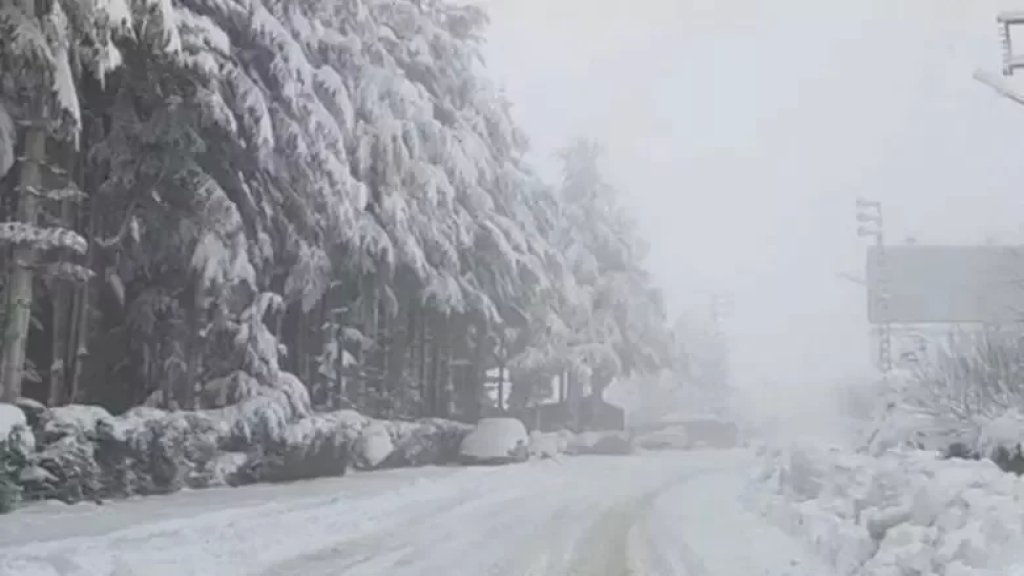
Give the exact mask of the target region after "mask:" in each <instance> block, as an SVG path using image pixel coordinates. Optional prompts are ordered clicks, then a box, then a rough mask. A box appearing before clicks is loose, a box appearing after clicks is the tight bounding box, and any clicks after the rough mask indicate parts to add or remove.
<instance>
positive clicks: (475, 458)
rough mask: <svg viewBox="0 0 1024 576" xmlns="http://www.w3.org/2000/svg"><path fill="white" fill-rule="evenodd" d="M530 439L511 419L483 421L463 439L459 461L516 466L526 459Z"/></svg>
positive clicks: (520, 423)
mask: <svg viewBox="0 0 1024 576" xmlns="http://www.w3.org/2000/svg"><path fill="white" fill-rule="evenodd" d="M529 445H530V438H529V436H528V435H527V434H526V427H525V426H523V423H522V422H520V421H519V420H517V419H515V418H484V419H482V420H480V422H478V423H477V425H476V428H474V429H473V431H472V432H470V433H469V434H467V435H466V437H465V438H463V440H462V443H461V444H460V445H459V458H460V459H461V460H462V461H463V462H466V463H477V462H480V463H484V462H494V463H504V462H517V461H523V460H526V459H527V458H529V452H528V450H529Z"/></svg>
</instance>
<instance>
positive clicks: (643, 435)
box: [633, 416, 739, 450]
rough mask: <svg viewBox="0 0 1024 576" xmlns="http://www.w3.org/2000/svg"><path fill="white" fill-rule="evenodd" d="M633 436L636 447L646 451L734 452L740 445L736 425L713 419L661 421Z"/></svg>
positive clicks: (689, 418) (639, 429) (720, 419)
mask: <svg viewBox="0 0 1024 576" xmlns="http://www.w3.org/2000/svg"><path fill="white" fill-rule="evenodd" d="M633 434H634V440H635V442H636V444H637V446H639V447H641V448H644V449H647V450H666V449H676V450H686V449H695V448H735V447H737V446H738V445H739V428H738V427H737V426H736V424H735V423H734V422H730V421H728V420H725V419H722V418H718V417H714V416H693V417H685V418H674V419H671V420H662V421H659V422H654V423H650V424H647V425H644V426H641V427H637V428H635V429H634V430H633Z"/></svg>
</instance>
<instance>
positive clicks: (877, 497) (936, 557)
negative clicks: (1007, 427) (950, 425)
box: [749, 445, 1024, 576]
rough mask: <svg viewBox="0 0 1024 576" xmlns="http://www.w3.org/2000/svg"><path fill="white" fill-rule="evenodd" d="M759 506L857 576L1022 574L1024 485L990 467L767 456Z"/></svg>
mask: <svg viewBox="0 0 1024 576" xmlns="http://www.w3.org/2000/svg"><path fill="white" fill-rule="evenodd" d="M762 457H763V462H762V469H761V471H760V473H759V476H758V477H757V478H756V479H755V481H754V482H753V483H752V485H751V491H750V493H749V497H750V499H751V504H752V505H753V506H754V507H755V509H756V510H758V511H759V512H760V513H761V514H763V515H764V516H765V517H767V518H768V519H769V520H770V521H772V522H773V523H775V524H777V525H778V526H780V527H782V528H783V529H785V530H786V531H788V532H790V533H791V534H793V535H795V536H797V537H799V538H801V539H803V540H804V541H805V542H807V544H808V546H809V547H810V548H812V549H813V550H814V551H815V552H816V553H817V554H818V555H819V556H820V557H822V558H823V559H824V560H825V561H827V562H828V563H829V564H831V565H832V566H834V567H835V568H836V570H837V572H838V573H839V574H842V575H849V576H854V575H856V576H911V575H918V574H927V575H934V576H997V575H998V576H1008V575H1017V574H1024V554H1022V553H1021V550H1024V481H1022V480H1021V479H1020V478H1018V477H1017V476H1015V475H1013V474H1008V473H1005V472H1003V471H1002V470H1000V469H999V468H998V467H997V466H996V465H995V464H993V463H992V462H989V461H967V460H957V459H951V460H944V459H941V458H940V457H939V455H938V454H937V453H934V452H925V451H888V452H885V453H883V454H881V455H878V456H869V455H866V454H857V453H852V452H849V451H844V450H841V449H838V448H829V447H824V446H815V445H799V446H793V447H790V448H788V449H785V450H766V451H764V452H763V454H762Z"/></svg>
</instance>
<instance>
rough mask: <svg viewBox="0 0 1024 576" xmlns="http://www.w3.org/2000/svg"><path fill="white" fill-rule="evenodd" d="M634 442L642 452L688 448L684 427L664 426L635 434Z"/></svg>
mask: <svg viewBox="0 0 1024 576" xmlns="http://www.w3.org/2000/svg"><path fill="white" fill-rule="evenodd" d="M634 442H635V443H636V445H637V446H639V447H640V448H643V449H644V450H686V449H688V448H690V437H689V436H688V435H687V434H686V427H685V426H666V427H665V428H662V429H660V430H653V431H650V432H644V433H641V434H637V435H636V437H635V438H634Z"/></svg>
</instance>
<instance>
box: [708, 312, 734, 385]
mask: <svg viewBox="0 0 1024 576" xmlns="http://www.w3.org/2000/svg"><path fill="white" fill-rule="evenodd" d="M733 307H734V305H733V298H732V295H731V294H728V293H725V292H716V293H714V294H712V295H711V330H712V331H713V332H714V334H712V341H713V344H714V346H713V353H714V377H713V379H714V380H715V382H714V384H715V386H718V387H719V388H720V389H721V388H724V387H725V386H726V385H727V384H728V381H729V378H730V376H729V356H730V354H729V344H728V342H727V339H726V336H725V326H724V324H725V321H726V320H728V319H729V318H731V317H732V313H733Z"/></svg>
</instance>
